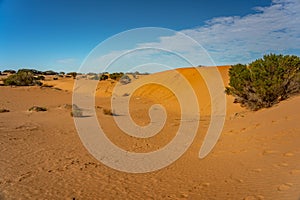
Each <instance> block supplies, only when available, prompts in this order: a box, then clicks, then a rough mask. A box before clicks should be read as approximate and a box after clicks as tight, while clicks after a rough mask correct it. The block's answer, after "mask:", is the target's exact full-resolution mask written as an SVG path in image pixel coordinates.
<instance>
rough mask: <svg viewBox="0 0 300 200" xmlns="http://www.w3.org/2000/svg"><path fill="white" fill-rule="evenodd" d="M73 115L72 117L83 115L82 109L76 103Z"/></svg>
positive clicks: (73, 106)
mask: <svg viewBox="0 0 300 200" xmlns="http://www.w3.org/2000/svg"><path fill="white" fill-rule="evenodd" d="M71 116H72V117H83V114H82V110H81V109H80V108H79V107H78V106H77V105H76V104H73V105H72V111H71Z"/></svg>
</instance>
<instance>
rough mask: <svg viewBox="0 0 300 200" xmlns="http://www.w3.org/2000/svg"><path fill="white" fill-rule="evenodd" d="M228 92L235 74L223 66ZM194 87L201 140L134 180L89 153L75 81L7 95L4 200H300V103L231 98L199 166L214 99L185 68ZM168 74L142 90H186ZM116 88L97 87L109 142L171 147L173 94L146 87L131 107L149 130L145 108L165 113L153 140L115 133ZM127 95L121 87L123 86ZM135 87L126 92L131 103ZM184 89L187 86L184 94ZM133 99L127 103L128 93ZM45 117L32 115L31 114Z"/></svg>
mask: <svg viewBox="0 0 300 200" xmlns="http://www.w3.org/2000/svg"><path fill="white" fill-rule="evenodd" d="M218 70H219V71H220V73H221V74H222V77H223V80H224V84H225V85H226V84H227V83H228V76H227V71H228V67H226V66H225V67H220V68H218ZM177 72H179V73H180V74H182V75H183V76H184V77H185V78H186V79H187V81H188V82H189V83H190V84H191V86H192V87H193V89H194V91H201V93H200V92H196V96H197V98H198V104H199V107H200V112H201V119H200V126H199V129H198V131H197V135H196V138H195V140H194V142H193V143H192V145H191V146H190V148H189V149H188V150H187V152H186V153H185V154H184V155H183V156H182V157H181V158H180V159H178V160H177V161H176V162H174V163H173V164H171V165H170V166H168V167H166V168H163V169H161V170H159V171H154V172H151V173H144V174H130V173H125V172H119V171H116V170H113V169H111V168H109V167H107V166H105V165H103V164H102V163H101V162H99V161H97V160H96V159H94V158H93V157H92V156H91V155H90V154H89V153H88V151H87V150H86V149H85V148H84V146H83V145H82V143H81V141H80V139H79V136H78V134H77V132H76V129H75V125H74V121H73V118H72V117H71V116H70V112H71V110H70V106H69V105H70V104H72V92H71V91H72V88H73V79H63V80H57V81H51V82H50V81H49V82H46V83H47V84H51V85H54V87H58V88H61V89H62V90H57V89H54V88H39V87H15V88H12V87H0V97H1V98H0V108H6V109H8V110H10V112H7V113H0V135H1V137H0V144H1V145H0V198H4V199H73V198H75V199H247V200H250V199H299V197H300V190H299V188H300V148H299V143H300V124H299V123H298V122H299V120H300V116H299V113H298V110H299V105H300V96H296V97H293V98H291V99H288V100H286V101H284V102H281V103H280V104H278V105H276V106H274V107H273V108H270V109H263V110H260V111H257V112H250V111H247V110H245V109H243V108H240V106H239V105H236V104H233V103H232V102H233V99H232V97H227V117H226V122H225V126H224V130H223V132H222V135H221V137H220V139H219V141H218V143H217V145H216V146H215V148H214V149H213V151H212V152H211V153H210V154H209V155H208V156H207V157H205V158H204V159H199V158H198V152H199V149H200V147H201V145H202V142H203V138H204V136H205V134H206V131H207V127H208V124H209V121H210V116H209V115H210V106H211V105H210V104H211V102H210V99H209V98H208V91H207V88H206V86H205V84H204V81H203V79H202V78H201V76H199V74H198V72H197V71H196V70H195V69H193V68H188V69H178V71H177ZM170 73H171V72H168V71H167V72H161V73H158V74H154V75H150V76H145V77H143V78H141V79H139V80H136V81H135V82H136V83H134V84H138V82H140V83H142V82H143V81H144V82H145V81H146V80H147V77H150V78H151V79H152V80H162V79H163V80H164V81H166V82H167V83H170V84H174V85H176V86H177V87H179V88H180V87H182V85H181V83H180V81H179V79H177V78H176V75H174V76H173V75H172V76H170ZM114 86H115V83H112V82H111V81H105V82H100V83H99V85H98V89H97V91H96V97H95V98H96V113H97V117H98V119H99V123H100V124H101V126H102V128H103V129H104V130H105V132H106V133H107V136H108V138H109V139H111V140H112V142H113V143H115V144H116V145H118V146H120V147H122V148H124V149H126V150H128V151H132V152H150V151H153V150H158V149H160V148H162V147H163V146H164V145H166V144H168V143H169V142H170V141H171V140H172V138H173V137H174V135H175V134H176V131H177V130H178V126H179V124H180V109H179V108H180V107H179V102H178V100H177V99H176V97H175V95H174V94H173V93H172V92H171V91H170V90H168V89H167V88H164V87H161V86H158V85H157V84H148V85H145V86H143V87H141V88H139V89H138V90H136V91H135V92H134V94H133V96H132V98H131V100H130V111H131V115H132V118H133V119H134V120H135V122H136V123H137V124H139V125H146V124H147V123H149V120H150V119H149V116H148V109H149V107H150V106H151V105H152V104H153V103H161V104H162V105H163V106H165V108H166V110H167V112H168V119H167V123H166V125H165V127H164V128H163V129H162V131H161V132H160V133H159V134H157V135H155V136H154V137H151V138H147V139H140V138H133V137H131V136H128V135H126V134H124V133H123V132H122V131H121V130H119V129H118V127H117V126H116V124H115V123H114V121H113V117H112V116H110V115H104V114H103V108H109V107H110V104H111V98H110V95H111V94H112V92H113V88H114ZM122 87H123V86H122ZM130 87H133V86H132V85H130V84H129V85H127V86H124V89H123V90H122V93H120V94H116V95H124V94H125V93H126V91H127V90H129V89H130ZM181 89H182V90H184V89H185V88H181ZM125 96H126V95H125ZM34 105H38V106H43V107H46V108H47V109H48V110H47V111H46V112H29V111H28V109H29V108H30V107H31V106H34Z"/></svg>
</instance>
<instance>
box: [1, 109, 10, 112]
mask: <svg viewBox="0 0 300 200" xmlns="http://www.w3.org/2000/svg"><path fill="white" fill-rule="evenodd" d="M6 112H9V110H7V109H5V108H0V113H6Z"/></svg>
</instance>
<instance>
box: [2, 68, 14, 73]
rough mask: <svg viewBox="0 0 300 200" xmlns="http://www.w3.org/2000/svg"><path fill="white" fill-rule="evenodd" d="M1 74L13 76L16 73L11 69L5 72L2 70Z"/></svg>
mask: <svg viewBox="0 0 300 200" xmlns="http://www.w3.org/2000/svg"><path fill="white" fill-rule="evenodd" d="M3 73H4V74H15V73H16V71H15V70H12V69H7V70H4V71H3Z"/></svg>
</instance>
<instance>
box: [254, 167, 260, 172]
mask: <svg viewBox="0 0 300 200" xmlns="http://www.w3.org/2000/svg"><path fill="white" fill-rule="evenodd" d="M252 171H254V172H261V171H262V169H260V168H258V169H253V170H252Z"/></svg>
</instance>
